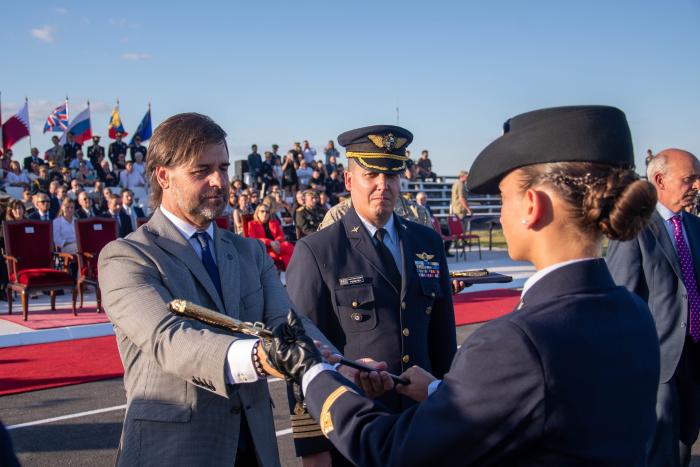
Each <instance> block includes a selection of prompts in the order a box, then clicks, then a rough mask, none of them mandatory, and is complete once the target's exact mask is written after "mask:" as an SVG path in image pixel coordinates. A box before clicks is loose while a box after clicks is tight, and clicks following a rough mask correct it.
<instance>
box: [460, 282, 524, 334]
mask: <svg viewBox="0 0 700 467" xmlns="http://www.w3.org/2000/svg"><path fill="white" fill-rule="evenodd" d="M452 299H453V301H454V308H455V321H456V322H457V326H462V325H465V324H474V323H483V322H484V321H490V320H492V319H494V318H498V317H499V316H503V315H505V314H507V313H510V312H511V311H513V309H514V308H515V307H516V305H517V304H518V302H519V301H520V291H519V290H513V289H496V290H486V291H484V292H471V293H462V294H459V295H455V296H454V297H452Z"/></svg>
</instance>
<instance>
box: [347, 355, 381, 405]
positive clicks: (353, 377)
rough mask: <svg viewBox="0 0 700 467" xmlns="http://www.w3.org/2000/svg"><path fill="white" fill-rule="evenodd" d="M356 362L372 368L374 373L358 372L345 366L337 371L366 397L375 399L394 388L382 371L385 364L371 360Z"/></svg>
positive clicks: (364, 359) (365, 359)
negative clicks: (356, 386)
mask: <svg viewBox="0 0 700 467" xmlns="http://www.w3.org/2000/svg"><path fill="white" fill-rule="evenodd" d="M358 362H359V363H363V364H365V365H367V366H369V367H372V368H374V369H375V370H376V371H372V372H367V371H360V370H356V369H355V368H350V367H348V366H345V365H340V366H339V367H338V371H339V372H340V374H341V375H343V376H345V377H346V378H347V379H349V380H350V381H354V382H355V384H356V385H358V386H359V387H360V389H362V391H363V392H364V393H365V395H366V396H367V397H369V398H370V399H375V398H377V397H379V396H381V395H382V394H384V393H385V392H387V391H391V390H392V389H393V388H394V382H393V381H392V379H391V378H390V377H389V374H388V373H387V372H386V371H384V370H386V369H387V364H386V362H375V361H374V360H372V359H371V358H361V359H359V360H358Z"/></svg>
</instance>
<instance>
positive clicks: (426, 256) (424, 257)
mask: <svg viewBox="0 0 700 467" xmlns="http://www.w3.org/2000/svg"><path fill="white" fill-rule="evenodd" d="M416 256H417V257H418V258H420V259H422V260H423V261H428V260H431V259H433V258H435V255H429V254H428V253H426V252H423V253H416Z"/></svg>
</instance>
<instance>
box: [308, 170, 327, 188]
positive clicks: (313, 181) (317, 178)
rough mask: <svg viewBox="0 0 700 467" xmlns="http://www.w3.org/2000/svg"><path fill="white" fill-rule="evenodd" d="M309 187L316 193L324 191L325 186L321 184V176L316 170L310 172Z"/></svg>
mask: <svg viewBox="0 0 700 467" xmlns="http://www.w3.org/2000/svg"><path fill="white" fill-rule="evenodd" d="M309 187H310V188H311V189H313V190H316V191H325V190H326V184H325V183H324V182H323V175H322V174H321V173H320V172H319V171H318V170H314V171H313V172H311V178H310V179H309Z"/></svg>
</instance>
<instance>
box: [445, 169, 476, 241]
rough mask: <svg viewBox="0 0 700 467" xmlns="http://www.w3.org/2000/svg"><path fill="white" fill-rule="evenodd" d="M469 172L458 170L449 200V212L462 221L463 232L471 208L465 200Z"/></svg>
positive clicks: (465, 228)
mask: <svg viewBox="0 0 700 467" xmlns="http://www.w3.org/2000/svg"><path fill="white" fill-rule="evenodd" d="M468 176H469V172H467V171H466V170H460V171H459V177H458V178H457V181H456V182H454V183H453V184H452V198H451V201H450V214H454V215H455V216H457V217H459V220H460V221H462V225H463V228H464V230H465V232H466V231H467V226H466V222H467V217H469V216H471V215H472V209H471V208H470V207H469V202H468V201H467V177H468Z"/></svg>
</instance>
